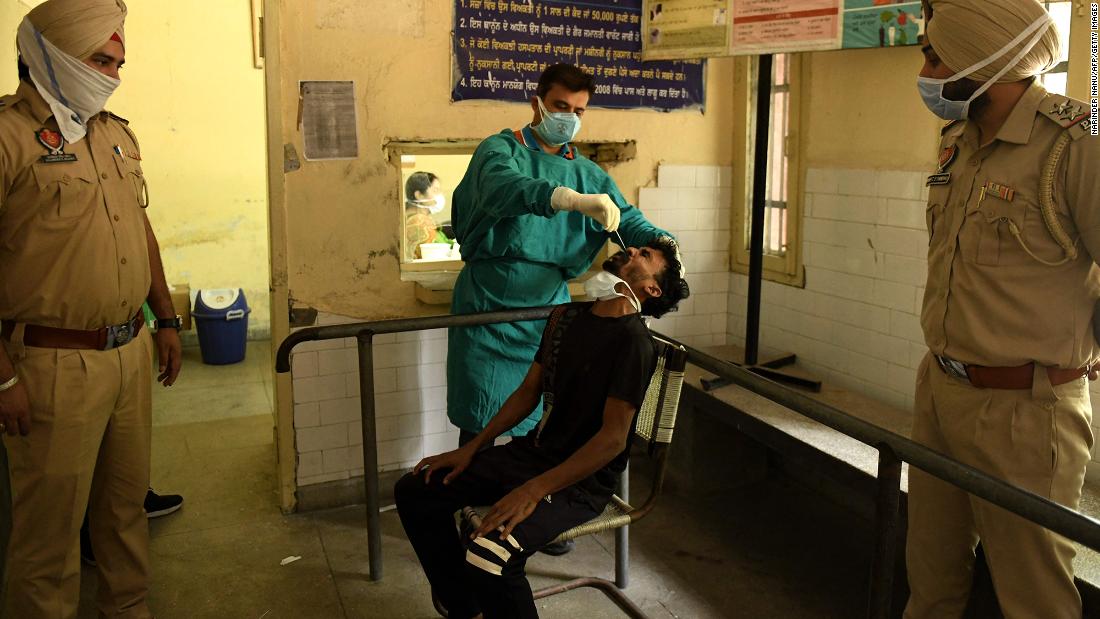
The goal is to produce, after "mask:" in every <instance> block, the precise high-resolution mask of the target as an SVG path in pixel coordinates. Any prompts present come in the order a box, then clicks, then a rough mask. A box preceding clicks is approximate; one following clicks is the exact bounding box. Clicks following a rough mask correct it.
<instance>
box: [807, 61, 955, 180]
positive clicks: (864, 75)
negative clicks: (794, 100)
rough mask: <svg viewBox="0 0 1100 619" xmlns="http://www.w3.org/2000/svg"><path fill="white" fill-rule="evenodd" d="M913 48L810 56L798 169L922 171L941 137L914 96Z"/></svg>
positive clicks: (916, 63) (915, 65)
mask: <svg viewBox="0 0 1100 619" xmlns="http://www.w3.org/2000/svg"><path fill="white" fill-rule="evenodd" d="M921 58H922V57H921V53H920V50H919V49H918V48H917V47H895V48H888V49H881V50H846V51H835V52H818V53H814V54H811V55H810V75H811V83H810V86H809V88H808V89H807V90H805V91H803V92H804V93H805V95H806V97H807V99H806V100H805V101H804V102H803V104H804V106H805V107H804V110H805V112H804V116H803V118H804V122H805V123H806V125H805V126H804V127H803V151H802V153H803V166H804V169H808V168H813V167H828V168H860V169H875V170H926V169H928V167H929V165H931V164H932V163H934V162H935V161H936V149H937V144H938V143H939V129H940V127H941V126H942V125H943V121H941V120H939V119H937V118H936V117H935V116H933V115H932V114H931V113H930V112H929V111H928V109H927V108H925V107H924V104H923V103H922V102H921V99H920V96H919V95H918V94H917V73H918V72H919V71H920V68H921V64H922V59H921Z"/></svg>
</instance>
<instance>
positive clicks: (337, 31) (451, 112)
mask: <svg viewBox="0 0 1100 619" xmlns="http://www.w3.org/2000/svg"><path fill="white" fill-rule="evenodd" d="M278 4H279V5H281V7H282V14H281V15H280V16H279V22H280V23H281V26H280V28H281V29H280V31H279V34H280V39H281V41H280V43H281V49H280V52H281V68H280V76H281V78H282V81H281V88H282V98H281V103H282V126H283V139H282V141H283V142H285V143H291V144H293V145H294V147H295V148H296V149H297V152H298V153H299V154H300V153H302V151H303V148H302V136H301V133H300V132H299V131H298V129H297V114H298V81H299V80H348V79H351V80H355V93H356V105H357V107H358V110H359V117H358V123H359V127H358V130H359V153H360V154H359V158H358V159H356V160H353V161H331V162H317V161H313V162H307V161H303V162H302V169H300V170H298V171H296V172H292V173H289V174H287V175H286V177H285V181H284V182H285V189H286V228H287V265H288V266H287V269H288V273H287V282H288V286H289V289H290V296H291V297H292V298H293V299H294V300H295V302H296V303H298V304H301V305H309V306H312V307H315V308H317V309H319V310H322V311H327V312H332V313H336V314H341V315H346V316H354V317H360V318H371V319H376V318H383V317H394V316H408V315H415V314H422V313H437V312H438V311H439V310H438V308H434V307H427V306H422V305H420V304H418V302H417V301H416V300H415V299H414V297H413V289H412V284H411V283H408V282H401V281H400V278H399V263H398V257H399V254H400V251H399V248H400V243H399V236H398V235H399V234H400V233H401V220H400V212H399V211H398V210H397V209H394V208H392V205H393V204H395V203H396V201H397V200H398V188H399V176H398V175H399V171H398V169H397V168H395V167H394V166H392V165H390V164H389V163H388V162H387V161H386V159H385V154H384V151H383V143H384V142H385V141H386V140H387V139H405V140H407V139H443V138H466V139H471V138H472V139H481V138H484V137H486V136H488V135H491V134H493V133H496V132H498V131H500V130H501V129H503V128H505V127H511V128H516V127H519V126H521V125H523V124H525V123H527V122H530V119H531V110H530V107H528V106H526V105H520V104H505V103H489V102H463V103H458V104H453V103H451V102H450V101H449V99H450V97H449V95H450V84H451V67H450V58H451V35H450V33H451V21H452V16H453V4H454V3H453V0H402V1H400V2H398V1H395V2H392V3H387V7H388V10H387V11H385V13H384V14H383V13H380V12H379V10H378V6H379V5H378V3H374V2H360V1H353V0H313V1H308V2H307V1H306V0H287V1H284V2H279V3H278ZM270 5H271V3H269V6H270ZM732 80H733V61H732V59H728V58H725V59H718V60H713V61H711V62H710V63H709V66H708V69H707V92H708V100H707V112H706V114H705V115H703V114H700V113H698V112H677V113H671V114H663V113H659V112H651V111H609V110H602V109H598V108H592V109H590V110H589V111H588V112H587V113H586V114H585V117H584V128H583V129H582V131H581V135H580V139H583V140H623V139H634V140H637V143H638V156H637V158H635V159H634V160H633V161H630V162H627V163H624V164H620V165H618V166H616V167H615V168H614V169H613V170H612V176H613V178H614V179H615V181H616V182H617V183H618V184H619V186H620V188H621V189H622V190H623V192H624V194H625V195H626V196H627V197H628V198H629V199H631V200H635V199H637V195H638V188H639V187H640V186H644V185H646V184H648V183H651V182H655V175H656V167H657V164H658V162H660V161H669V162H676V163H697V164H712V165H718V164H721V165H729V164H730V163H731V161H732V156H733V155H732V153H733V149H732V144H731V140H730V137H729V128H730V126H731V123H732V114H731V107H730V106H729V104H728V102H729V97H730V94H731V93H732V89H733V82H732ZM276 279H277V280H280V279H281V276H280V277H277V278H276Z"/></svg>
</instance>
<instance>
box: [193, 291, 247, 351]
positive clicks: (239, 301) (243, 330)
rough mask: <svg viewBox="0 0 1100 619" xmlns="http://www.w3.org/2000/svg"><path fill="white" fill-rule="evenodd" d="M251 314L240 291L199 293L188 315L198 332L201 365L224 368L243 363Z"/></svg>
mask: <svg viewBox="0 0 1100 619" xmlns="http://www.w3.org/2000/svg"><path fill="white" fill-rule="evenodd" d="M251 311H252V310H251V309H249V307H248V301H247V300H245V298H244V290H241V289H240V288H237V289H236V290H234V289H232V288H221V289H216V290H200V291H199V292H198V294H197V295H196V296H195V310H194V311H193V312H191V316H192V317H194V319H195V327H196V328H197V329H198V332H199V349H200V350H201V351H202V362H203V363H206V364H209V365H227V364H230V363H238V362H240V361H243V360H244V352H245V345H246V344H247V343H248V314H249V313H250V312H251Z"/></svg>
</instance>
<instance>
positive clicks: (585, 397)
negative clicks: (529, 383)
mask: <svg viewBox="0 0 1100 619" xmlns="http://www.w3.org/2000/svg"><path fill="white" fill-rule="evenodd" d="M593 305H594V304H593V303H572V304H567V305H563V306H561V307H560V308H558V309H557V310H555V312H554V313H553V314H552V315H551V317H550V319H549V320H548V321H547V323H546V328H545V329H544V330H543V334H542V343H541V345H540V346H539V352H538V356H537V357H536V361H538V362H539V364H540V365H541V366H542V370H543V415H542V420H541V421H540V422H539V425H538V426H537V427H536V428H535V429H534V430H532V431H531V432H530V434H528V435H527V440H528V441H529V442H530V444H531V446H532V447H533V448H534V449H535V450H537V451H539V452H541V453H542V454H544V455H545V456H547V457H548V458H549V459H551V460H552V461H554V462H556V463H560V462H563V461H564V460H565V459H567V458H568V457H569V456H571V455H572V454H573V453H574V452H576V451H577V450H578V449H580V448H581V446H582V445H584V444H585V443H587V442H588V441H589V439H591V438H592V437H593V436H595V435H596V433H597V432H599V430H600V427H601V426H602V425H603V411H604V406H605V404H606V403H607V399H608V398H609V397H611V398H617V399H620V400H623V401H625V402H629V403H630V404H633V405H634V406H635V408H641V405H642V401H643V400H644V399H645V393H646V389H647V388H648V387H649V381H650V378H651V377H652V376H653V370H654V368H656V364H657V357H656V353H655V351H654V346H653V338H652V337H651V336H650V334H649V329H648V328H647V327H646V325H645V323H644V322H642V318H641V315H640V314H630V315H627V316H621V317H614V318H609V317H602V316H596V315H595V314H593V313H592V312H591V310H592V306H593ZM635 420H637V415H635ZM633 425H634V423H633V422H632V423H631V431H632V432H633ZM628 452H629V449H627V450H624V451H623V452H622V453H621V454H619V455H618V456H616V457H615V459H613V460H612V461H611V462H609V463H608V464H607V466H605V467H603V468H602V469H600V470H599V471H597V472H596V473H595V474H593V475H592V476H590V477H589V478H587V479H585V480H582V481H581V482H580V483H579V484H578V485H579V486H581V487H582V488H584V489H586V490H588V491H590V492H593V493H597V494H610V493H611V492H612V491H613V490H614V488H615V485H616V482H617V481H618V476H619V474H620V473H622V472H623V470H624V469H625V468H626V461H627V455H628Z"/></svg>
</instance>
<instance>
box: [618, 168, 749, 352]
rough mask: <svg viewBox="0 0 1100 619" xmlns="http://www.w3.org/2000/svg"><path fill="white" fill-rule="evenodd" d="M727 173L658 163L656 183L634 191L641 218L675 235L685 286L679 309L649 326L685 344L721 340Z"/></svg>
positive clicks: (726, 277)
mask: <svg viewBox="0 0 1100 619" xmlns="http://www.w3.org/2000/svg"><path fill="white" fill-rule="evenodd" d="M731 173H732V172H731V169H730V168H729V167H720V166H685V165H662V166H661V167H660V168H659V170H658V174H657V187H652V188H651V187H646V188H642V189H641V191H640V192H639V197H638V207H639V208H641V209H642V211H643V212H644V213H645V215H646V218H648V219H649V220H650V221H651V222H653V224H654V225H656V226H659V227H661V228H664V229H665V230H668V231H669V232H671V233H672V234H674V235H676V238H677V239H679V242H680V249H681V251H682V253H683V259H684V268H685V269H686V271H687V279H688V283H689V284H690V286H691V296H690V297H688V299H687V300H686V301H684V302H683V303H681V304H680V308H679V310H678V311H676V312H672V313H669V314H667V315H666V316H665V317H664V318H661V319H659V320H654V321H652V323H651V326H652V328H653V329H654V330H656V331H659V332H661V333H664V334H665V335H668V336H669V337H675V338H677V339H679V340H681V341H683V342H684V343H685V344H688V345H690V346H710V345H715V344H725V343H726V323H727V319H728V313H727V309H728V308H727V304H728V302H729V295H728V293H729V285H730V280H729V243H730V177H731Z"/></svg>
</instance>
